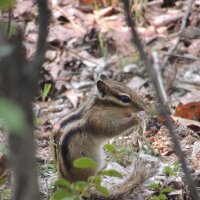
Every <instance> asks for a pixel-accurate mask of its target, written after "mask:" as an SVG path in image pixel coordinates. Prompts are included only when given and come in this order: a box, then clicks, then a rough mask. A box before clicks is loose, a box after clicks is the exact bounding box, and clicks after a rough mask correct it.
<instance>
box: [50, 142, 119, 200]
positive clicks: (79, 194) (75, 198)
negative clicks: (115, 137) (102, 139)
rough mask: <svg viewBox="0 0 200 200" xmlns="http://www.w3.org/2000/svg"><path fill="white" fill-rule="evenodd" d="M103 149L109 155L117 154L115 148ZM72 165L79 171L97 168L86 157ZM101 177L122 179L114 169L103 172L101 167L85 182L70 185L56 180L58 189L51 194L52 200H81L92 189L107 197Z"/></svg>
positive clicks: (67, 182) (110, 146)
mask: <svg viewBox="0 0 200 200" xmlns="http://www.w3.org/2000/svg"><path fill="white" fill-rule="evenodd" d="M105 149H107V150H108V152H110V153H111V154H114V153H116V152H117V150H116V148H115V147H114V146H113V145H111V144H108V145H105ZM73 165H74V167H76V168H81V169H87V168H96V167H97V163H96V161H94V160H93V159H91V158H87V157H82V158H78V159H77V160H75V161H74V163H73ZM101 176H111V177H118V178H122V175H121V173H119V172H118V171H116V170H114V169H112V170H105V167H103V168H102V169H101V170H99V172H98V174H97V175H96V176H90V177H89V178H88V180H87V181H76V182H74V183H70V182H69V181H67V180H64V179H58V180H57V181H56V182H55V184H56V186H58V189H57V190H56V191H55V192H54V193H53V197H52V200H63V199H64V200H81V199H83V198H84V197H89V196H90V190H91V189H92V188H95V190H97V191H98V192H99V193H101V194H102V195H104V196H109V191H108V189H107V188H106V187H104V186H102V179H101Z"/></svg>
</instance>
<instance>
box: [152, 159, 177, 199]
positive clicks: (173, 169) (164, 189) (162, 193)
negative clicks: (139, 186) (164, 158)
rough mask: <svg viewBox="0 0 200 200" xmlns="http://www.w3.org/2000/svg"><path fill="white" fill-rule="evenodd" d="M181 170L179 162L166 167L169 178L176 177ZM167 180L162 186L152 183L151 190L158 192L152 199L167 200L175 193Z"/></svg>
mask: <svg viewBox="0 0 200 200" xmlns="http://www.w3.org/2000/svg"><path fill="white" fill-rule="evenodd" d="M179 169H180V164H179V163H178V162H174V163H173V165H172V166H166V167H165V168H164V170H165V173H166V175H167V177H168V178H169V177H171V176H176V175H177V171H178V170H179ZM168 178H167V180H168ZM167 180H166V181H165V182H164V183H162V184H159V183H152V184H150V185H149V188H150V189H152V190H154V191H155V192H156V194H155V195H154V196H153V197H152V199H153V200H167V199H168V198H167V194H168V193H170V192H173V191H174V189H173V188H171V187H168V186H167V185H166V183H167Z"/></svg>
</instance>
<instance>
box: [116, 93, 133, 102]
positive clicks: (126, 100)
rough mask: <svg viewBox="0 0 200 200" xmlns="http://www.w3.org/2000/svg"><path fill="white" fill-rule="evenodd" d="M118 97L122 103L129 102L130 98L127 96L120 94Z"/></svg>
mask: <svg viewBox="0 0 200 200" xmlns="http://www.w3.org/2000/svg"><path fill="white" fill-rule="evenodd" d="M119 98H120V100H121V101H122V102H124V103H129V102H131V99H130V97H129V96H126V95H121V96H120V97H119Z"/></svg>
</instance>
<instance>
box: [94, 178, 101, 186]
mask: <svg viewBox="0 0 200 200" xmlns="http://www.w3.org/2000/svg"><path fill="white" fill-rule="evenodd" d="M95 184H96V185H101V176H96V177H95Z"/></svg>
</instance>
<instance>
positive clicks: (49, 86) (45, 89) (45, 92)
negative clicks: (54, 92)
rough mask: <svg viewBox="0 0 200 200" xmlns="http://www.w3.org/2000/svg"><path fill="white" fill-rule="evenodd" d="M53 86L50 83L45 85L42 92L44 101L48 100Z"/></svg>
mask: <svg viewBox="0 0 200 200" xmlns="http://www.w3.org/2000/svg"><path fill="white" fill-rule="evenodd" d="M51 87H52V85H51V84H50V83H47V84H45V85H44V89H43V91H42V100H43V101H45V99H46V98H47V96H48V94H49V92H50V90H51Z"/></svg>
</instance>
